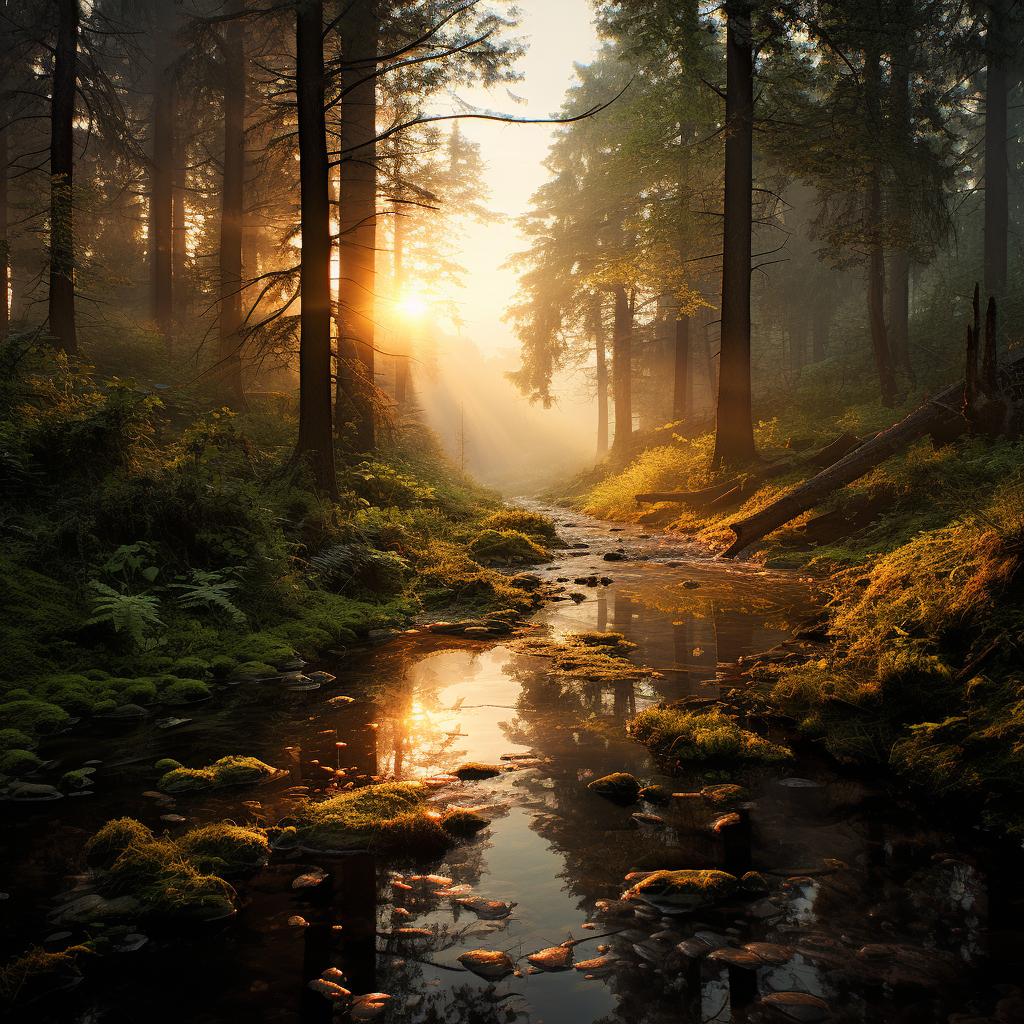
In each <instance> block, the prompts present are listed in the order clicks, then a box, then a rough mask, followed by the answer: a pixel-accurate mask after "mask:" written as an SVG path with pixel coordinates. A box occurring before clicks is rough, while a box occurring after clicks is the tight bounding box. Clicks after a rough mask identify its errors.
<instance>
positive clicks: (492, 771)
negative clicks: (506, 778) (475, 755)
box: [452, 761, 505, 782]
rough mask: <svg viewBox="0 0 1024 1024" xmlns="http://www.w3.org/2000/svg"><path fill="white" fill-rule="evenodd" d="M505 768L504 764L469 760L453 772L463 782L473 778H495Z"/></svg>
mask: <svg viewBox="0 0 1024 1024" xmlns="http://www.w3.org/2000/svg"><path fill="white" fill-rule="evenodd" d="M504 770H505V768H504V766H503V765H500V764H481V763H480V762H478V761H467V762H466V763H465V764H460V765H459V767H458V768H456V769H455V771H454V772H453V773H452V774H453V775H456V776H458V778H460V779H462V781H463V782H468V781H470V780H472V779H493V778H494V776H495V775H500V774H501V773H502V772H503V771H504Z"/></svg>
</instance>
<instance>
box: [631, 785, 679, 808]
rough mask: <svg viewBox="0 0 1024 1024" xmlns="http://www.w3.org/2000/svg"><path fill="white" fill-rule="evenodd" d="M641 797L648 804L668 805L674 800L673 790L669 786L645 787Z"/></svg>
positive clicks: (641, 791) (640, 794)
mask: <svg viewBox="0 0 1024 1024" xmlns="http://www.w3.org/2000/svg"><path fill="white" fill-rule="evenodd" d="M639 796H640V799H641V800H646V801H647V802H648V803H652V804H667V803H668V802H669V801H670V800H671V799H672V790H671V789H669V788H668V786H644V788H643V789H641V790H640V793H639Z"/></svg>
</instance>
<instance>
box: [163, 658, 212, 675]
mask: <svg viewBox="0 0 1024 1024" xmlns="http://www.w3.org/2000/svg"><path fill="white" fill-rule="evenodd" d="M168 671H169V673H170V674H171V675H172V676H177V677H178V678H179V679H202V678H203V676H205V675H206V674H207V673H208V672H209V671H210V663H209V662H208V661H204V660H203V659H202V658H194V657H189V658H178V660H177V661H176V662H175V663H174V664H173V665H172V666H171V667H170V669H168Z"/></svg>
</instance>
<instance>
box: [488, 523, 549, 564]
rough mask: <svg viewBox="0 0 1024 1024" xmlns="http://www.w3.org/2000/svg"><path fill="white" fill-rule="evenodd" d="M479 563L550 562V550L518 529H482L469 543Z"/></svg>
mask: <svg viewBox="0 0 1024 1024" xmlns="http://www.w3.org/2000/svg"><path fill="white" fill-rule="evenodd" d="M469 553H470V554H471V555H472V556H473V558H475V559H476V560H477V561H478V562H479V563H480V564H481V565H535V564H536V563H538V562H550V561H551V552H550V551H547V550H546V549H545V548H542V547H541V546H540V545H539V544H536V543H534V541H532V540H530V538H529V537H527V536H526V534H524V533H519V531H518V530H484V531H483V532H481V533H480V534H479V535H478V536H477V537H475V538H474V539H473V541H472V542H471V543H470V545H469Z"/></svg>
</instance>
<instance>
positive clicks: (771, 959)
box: [743, 942, 793, 967]
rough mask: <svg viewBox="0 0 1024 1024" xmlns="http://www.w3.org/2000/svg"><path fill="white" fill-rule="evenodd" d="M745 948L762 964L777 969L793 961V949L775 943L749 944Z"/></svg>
mask: <svg viewBox="0 0 1024 1024" xmlns="http://www.w3.org/2000/svg"><path fill="white" fill-rule="evenodd" d="M743 948H744V949H747V950H750V952H751V953H753V954H754V956H756V957H758V958H759V959H760V960H761V962H762V963H766V964H772V965H774V966H776V967H779V966H781V965H782V964H788V963H789V961H790V960H792V959H793V949H792V947H790V946H777V945H775V943H774V942H748V943H747V944H746V945H745V946H744V947H743Z"/></svg>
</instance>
